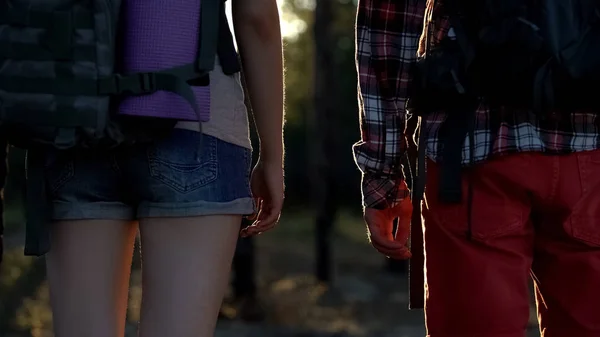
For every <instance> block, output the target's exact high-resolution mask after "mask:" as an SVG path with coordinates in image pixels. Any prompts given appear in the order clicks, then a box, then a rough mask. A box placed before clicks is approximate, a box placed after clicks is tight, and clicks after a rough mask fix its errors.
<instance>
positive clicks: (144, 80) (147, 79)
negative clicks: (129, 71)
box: [138, 73, 157, 93]
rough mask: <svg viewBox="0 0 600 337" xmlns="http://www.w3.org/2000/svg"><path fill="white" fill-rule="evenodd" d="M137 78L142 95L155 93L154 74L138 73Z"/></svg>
mask: <svg viewBox="0 0 600 337" xmlns="http://www.w3.org/2000/svg"><path fill="white" fill-rule="evenodd" d="M138 76H139V83H140V89H141V91H142V92H143V93H154V92H156V91H157V90H156V74H155V73H140V74H138Z"/></svg>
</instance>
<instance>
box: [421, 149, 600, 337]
mask: <svg viewBox="0 0 600 337" xmlns="http://www.w3.org/2000/svg"><path fill="white" fill-rule="evenodd" d="M438 173H439V167H438V166H437V165H436V164H434V163H433V162H429V166H428V178H427V179H428V180H427V192H428V193H427V194H426V197H427V203H428V206H429V209H425V207H424V210H423V216H424V219H425V225H424V242H425V279H426V286H425V291H426V299H425V301H426V302H425V314H426V321H427V330H428V334H429V336H430V337H450V336H452V337H524V336H525V330H526V328H527V322H528V318H529V294H528V277H529V276H530V275H531V276H532V277H533V279H534V281H535V285H536V297H537V302H538V312H539V318H540V326H541V330H542V333H543V336H544V337H600V151H592V152H582V153H577V154H571V155H566V156H546V155H542V154H533V153H531V154H530V153H527V154H515V155H510V156H505V157H501V158H499V159H496V160H492V161H488V162H486V163H483V164H481V165H478V166H476V167H475V168H473V169H469V170H465V171H464V173H463V174H464V179H463V202H462V204H455V205H449V204H441V203H440V202H439V200H438V198H437V195H438V186H439V179H438ZM467 179H470V180H471V183H472V188H473V201H472V202H473V204H472V215H471V227H472V230H471V233H472V237H471V239H469V238H468V237H467V228H468V221H467V216H468V212H467V202H466V199H467V186H468V185H467V184H468V183H467Z"/></svg>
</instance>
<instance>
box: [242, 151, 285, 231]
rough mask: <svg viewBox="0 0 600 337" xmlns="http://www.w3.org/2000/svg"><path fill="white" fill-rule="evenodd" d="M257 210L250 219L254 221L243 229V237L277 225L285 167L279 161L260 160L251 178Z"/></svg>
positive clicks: (282, 194)
mask: <svg viewBox="0 0 600 337" xmlns="http://www.w3.org/2000/svg"><path fill="white" fill-rule="evenodd" d="M250 186H251V188H252V195H253V196H254V201H255V203H256V207H257V211H256V213H255V214H253V215H252V216H251V217H249V219H250V220H255V221H254V223H253V224H252V225H250V226H248V227H246V228H244V229H242V231H241V233H240V235H241V236H242V237H247V236H252V235H256V234H260V233H262V232H265V231H268V230H269V229H271V228H273V227H275V225H277V222H278V221H279V216H280V215H281V208H282V207H283V199H284V190H285V186H284V181H283V167H282V165H281V161H279V162H263V161H262V160H259V161H258V163H257V164H256V166H255V167H254V170H253V171H252V177H251V178H250Z"/></svg>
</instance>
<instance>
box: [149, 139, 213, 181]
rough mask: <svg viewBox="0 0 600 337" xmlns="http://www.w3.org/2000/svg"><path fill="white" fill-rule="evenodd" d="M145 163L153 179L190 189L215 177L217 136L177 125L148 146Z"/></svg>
mask: <svg viewBox="0 0 600 337" xmlns="http://www.w3.org/2000/svg"><path fill="white" fill-rule="evenodd" d="M199 137H203V138H202V142H201V143H200V139H199ZM148 165H149V169H150V176H151V177H153V178H154V179H157V180H159V181H161V182H162V183H163V184H165V185H167V186H169V187H171V188H173V189H175V190H177V191H179V192H181V193H189V192H193V191H195V190H197V189H199V188H201V187H203V186H205V185H207V184H209V183H211V182H213V181H215V180H216V179H217V171H218V166H217V165H218V163H217V139H216V138H214V137H210V136H206V135H202V134H200V133H198V132H194V131H189V130H180V129H176V130H174V131H173V135H172V136H171V137H169V138H168V139H166V140H163V141H161V142H159V143H157V144H155V145H152V146H150V147H149V148H148Z"/></svg>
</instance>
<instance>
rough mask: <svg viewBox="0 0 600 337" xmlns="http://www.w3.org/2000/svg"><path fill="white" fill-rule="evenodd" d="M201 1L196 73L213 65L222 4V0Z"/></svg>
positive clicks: (208, 70)
mask: <svg viewBox="0 0 600 337" xmlns="http://www.w3.org/2000/svg"><path fill="white" fill-rule="evenodd" d="M201 1H202V2H201V4H200V34H198V39H199V41H198V54H197V58H196V64H195V66H196V69H195V70H196V71H197V72H198V73H204V72H210V71H211V70H213V69H214V67H215V56H216V55H217V46H218V44H219V43H218V42H219V28H220V19H221V15H220V14H221V13H220V12H221V6H222V0H201Z"/></svg>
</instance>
